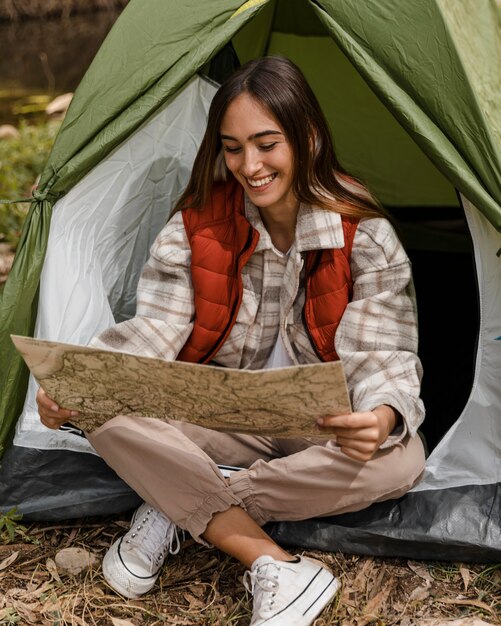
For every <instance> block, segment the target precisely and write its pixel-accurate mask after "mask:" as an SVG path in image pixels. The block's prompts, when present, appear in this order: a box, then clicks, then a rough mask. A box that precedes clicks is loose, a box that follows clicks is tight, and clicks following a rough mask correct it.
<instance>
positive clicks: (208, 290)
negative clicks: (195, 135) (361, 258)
mask: <svg viewBox="0 0 501 626" xmlns="http://www.w3.org/2000/svg"><path fill="white" fill-rule="evenodd" d="M182 215H183V221H184V227H185V229H186V234H187V236H188V240H189V242H190V246H191V252H192V258H191V277H192V282H193V289H194V298H195V321H194V327H193V330H192V332H191V335H190V336H189V337H188V340H187V342H186V344H185V345H184V346H183V348H182V350H181V352H180V353H179V355H178V360H180V361H189V362H191V363H208V362H209V361H211V360H212V359H213V358H214V356H215V355H216V353H217V351H218V350H219V348H220V347H221V346H222V345H223V343H224V342H225V341H226V339H227V337H228V335H229V334H230V332H231V329H232V328H233V325H234V323H235V320H236V319H237V314H238V310H239V308H240V304H241V302H242V293H243V287H242V268H243V267H244V266H245V264H246V263H247V261H248V260H249V258H250V257H251V255H252V253H253V252H254V250H255V248H256V245H257V242H258V240H259V233H258V232H257V231H256V230H255V229H254V228H253V227H252V226H251V225H250V223H249V222H248V221H247V219H246V217H245V204H244V193H243V188H242V186H241V185H240V184H239V183H237V182H236V181H235V182H233V181H232V182H230V183H216V184H215V185H214V187H213V191H212V194H211V197H210V199H209V201H208V202H207V204H206V206H204V207H203V208H202V209H200V210H196V209H184V210H183V212H182ZM342 224H343V232H344V240H345V245H344V248H340V249H332V250H312V251H308V252H306V253H305V271H306V274H305V276H306V285H305V289H306V293H305V305H304V309H303V320H304V323H305V328H306V329H307V332H308V334H309V336H310V340H311V342H312V344H313V346H314V348H315V350H316V352H317V354H318V356H319V358H320V359H321V360H322V361H335V360H337V359H338V358H339V357H338V356H337V354H336V350H335V348H334V336H335V334H336V330H337V327H338V326H339V323H340V321H341V317H342V316H343V313H344V310H345V308H346V306H347V304H348V302H350V300H351V297H352V280H351V271H350V255H351V248H352V245H353V238H354V236H355V231H356V229H357V226H358V220H357V219H352V218H345V217H343V218H342Z"/></svg>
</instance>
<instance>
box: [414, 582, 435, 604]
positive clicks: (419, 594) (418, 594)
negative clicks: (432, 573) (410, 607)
mask: <svg viewBox="0 0 501 626" xmlns="http://www.w3.org/2000/svg"><path fill="white" fill-rule="evenodd" d="M429 589H430V585H429V584H428V583H427V584H426V585H425V586H424V587H416V588H415V589H414V590H413V591H412V593H411V595H410V596H409V601H410V602H422V601H423V600H426V598H427V597H428V596H429V595H430V592H429Z"/></svg>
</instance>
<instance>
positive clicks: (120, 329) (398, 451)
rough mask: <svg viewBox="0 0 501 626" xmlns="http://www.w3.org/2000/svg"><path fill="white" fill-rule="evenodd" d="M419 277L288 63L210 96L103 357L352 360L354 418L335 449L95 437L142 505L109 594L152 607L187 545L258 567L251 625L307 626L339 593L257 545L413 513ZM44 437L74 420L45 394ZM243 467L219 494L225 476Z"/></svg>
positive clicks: (111, 426)
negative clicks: (391, 510) (337, 520)
mask: <svg viewBox="0 0 501 626" xmlns="http://www.w3.org/2000/svg"><path fill="white" fill-rule="evenodd" d="M416 328H417V325H416V310H415V301H414V290H413V285H412V276H411V270H410V263H409V260H408V258H407V256H406V255H405V252H404V251H403V248H402V246H401V244H400V242H399V240H398V238H397V236H396V234H395V232H394V230H393V228H392V227H391V225H390V223H389V222H388V221H387V220H386V219H385V218H384V216H383V214H382V211H381V210H380V208H379V206H378V204H377V202H376V201H375V200H374V199H373V198H372V196H371V194H370V193H369V192H368V191H367V189H366V188H365V187H364V186H363V185H362V184H361V183H360V182H359V181H357V180H355V179H353V178H351V177H350V176H348V174H347V173H346V172H344V171H343V170H342V169H341V167H340V166H339V164H338V162H337V159H336V156H335V153H334V149H333V145H332V140H331V137H330V133H329V129H328V126H327V123H326V121H325V119H324V117H323V114H322V112H321V110H320V107H319V105H318V102H317V101H316V99H315V97H314V95H313V93H312V91H311V89H310V87H309V85H308V84H307V82H306V80H305V78H304V76H303V75H302V74H301V72H300V71H299V70H298V68H297V67H296V66H295V65H293V64H292V63H291V62H290V61H288V60H286V59H283V58H273V57H269V58H262V59H259V60H256V61H252V62H250V63H249V64H247V65H245V66H243V67H242V68H241V69H240V70H238V71H237V72H236V73H235V74H234V75H233V76H232V77H230V79H229V80H228V81H227V82H226V83H225V84H224V85H223V86H222V87H221V88H220V89H219V91H218V92H217V93H216V95H215V97H214V99H213V101H212V104H211V108H210V111H209V118H208V123H207V129H206V132H205V135H204V138H203V141H202V144H201V147H200V150H199V152H198V154H197V157H196V159H195V163H194V167H193V170H192V174H191V178H190V180H189V183H188V186H187V188H186V190H185V192H184V193H183V195H182V197H181V199H180V200H179V202H178V205H177V207H176V212H175V213H174V215H173V216H172V218H171V219H170V220H169V222H168V223H167V225H166V226H165V227H164V228H163V230H162V232H161V233H160V234H159V235H158V237H157V239H156V241H155V243H154V245H153V247H152V249H151V256H150V259H149V261H148V263H147V264H146V266H145V268H144V271H143V274H142V277H141V280H140V282H139V286H138V298H137V311H136V316H135V317H134V318H132V319H131V320H128V321H125V322H122V323H120V324H117V325H115V326H113V327H111V328H109V329H108V330H106V331H104V332H103V333H101V334H100V335H99V336H98V337H97V338H95V339H94V341H93V344H94V345H95V346H97V347H103V348H112V349H119V350H121V351H125V352H132V353H136V354H142V355H145V356H155V357H161V358H164V359H168V360H170V359H180V360H184V361H190V362H198V363H209V362H211V363H214V364H216V365H220V366H224V367H235V368H241V369H244V368H247V369H259V368H272V367H287V366H290V365H293V364H308V363H316V362H319V361H332V360H337V359H341V360H342V361H343V365H344V369H345V373H346V377H347V383H348V387H349V391H350V396H351V401H352V406H353V412H352V413H349V414H346V415H335V416H334V415H327V416H324V417H322V418H320V419H319V420H318V421H317V425H318V428H319V429H323V428H329V429H330V430H329V432H332V433H333V439H331V440H324V439H306V438H301V439H276V438H267V437H260V436H250V435H239V434H233V433H231V434H230V433H220V432H215V431H211V430H209V429H206V428H201V427H198V426H193V425H190V424H183V423H179V422H175V421H171V422H169V423H166V422H163V421H159V420H151V419H146V418H144V419H140V420H138V419H136V418H135V417H131V416H117V417H115V418H114V419H112V420H110V421H108V422H107V423H106V424H105V425H104V426H102V427H101V428H100V429H98V430H97V431H94V432H93V433H92V434H89V435H88V439H89V441H90V442H91V443H92V445H93V446H94V448H95V449H96V450H97V451H98V452H99V454H100V455H101V456H102V457H103V459H104V460H105V461H106V462H107V463H108V464H109V465H110V466H111V467H112V468H113V469H114V470H115V471H116V472H117V473H118V474H119V475H120V476H121V477H122V478H123V479H124V480H125V482H127V483H128V484H129V485H130V486H131V487H132V488H133V489H134V490H135V491H136V492H137V493H138V494H139V495H140V496H141V497H142V498H143V499H144V500H145V504H144V505H142V506H141V507H140V509H139V510H138V512H137V513H136V515H135V516H134V518H133V525H132V528H131V530H130V531H129V532H128V533H127V534H126V535H125V537H124V538H123V539H120V540H118V541H117V542H115V543H114V544H113V546H112V547H111V548H110V550H109V551H108V553H107V555H106V557H105V559H104V561H103V573H104V575H105V577H106V579H107V581H108V582H109V584H110V585H111V586H112V587H113V588H114V589H116V590H117V591H118V592H120V593H122V594H123V595H125V596H127V597H130V598H134V597H138V596H139V595H141V594H143V593H146V592H147V591H149V590H150V589H151V588H152V587H153V586H154V584H155V581H156V579H157V577H158V575H159V571H160V568H161V566H162V563H163V561H164V559H165V557H166V555H167V554H168V553H169V552H171V553H175V552H177V550H178V549H179V544H178V541H177V529H178V528H182V529H184V530H186V531H187V532H189V533H190V534H191V536H192V537H193V538H194V539H195V540H196V541H198V542H200V543H202V544H204V543H205V544H206V543H209V544H213V545H214V546H216V547H218V548H219V549H221V550H223V551H224V552H226V553H227V554H230V555H231V556H233V557H236V558H237V559H239V560H240V561H241V562H242V563H243V564H244V565H246V566H247V567H248V568H249V571H248V573H247V574H246V576H245V584H246V586H247V588H248V589H249V590H250V591H251V592H252V594H253V596H254V603H253V618H252V622H251V624H252V625H254V626H258V625H261V624H265V623H266V624H267V625H269V626H279V625H283V626H289V625H290V624H294V625H295V626H301V625H303V626H307V625H309V624H312V623H313V621H314V619H315V617H316V616H317V615H318V614H319V613H320V612H321V611H322V609H323V608H324V607H325V606H326V605H327V604H328V603H329V602H330V600H331V599H332V598H333V596H334V595H335V594H336V592H337V590H338V588H339V583H338V581H337V580H336V578H335V577H334V575H333V573H332V572H331V571H330V570H328V569H326V568H325V567H324V566H323V565H322V564H321V563H318V562H316V561H314V560H312V559H308V558H306V557H300V556H294V555H292V554H289V553H288V552H287V551H286V550H284V549H283V548H281V547H280V546H279V545H277V544H276V543H275V542H274V541H273V540H272V539H271V538H270V537H269V536H268V535H267V534H266V533H265V532H264V530H263V529H262V526H264V525H265V524H266V523H267V522H269V521H278V520H303V519H308V518H311V517H321V516H328V515H333V514H337V513H343V512H348V511H357V510H360V509H363V508H365V507H367V506H369V505H370V504H372V503H373V502H376V501H381V500H386V499H390V498H396V497H400V496H401V495H403V494H404V493H405V492H406V491H407V490H408V489H410V488H411V487H412V486H413V485H414V484H415V483H416V482H417V481H418V480H419V477H420V475H421V473H422V471H423V467H424V451H423V446H422V444H421V440H420V438H419V437H416V431H417V428H418V426H419V424H420V423H421V421H422V419H423V414H424V411H423V406H422V402H421V401H420V399H419V392H420V378H421V366H420V362H419V359H418V357H417V354H416V351H417V330H416ZM37 401H38V405H39V411H40V415H41V419H42V422H43V423H44V424H45V425H46V426H48V427H49V428H58V427H59V425H60V424H62V423H64V422H65V421H67V420H68V419H69V418H71V413H70V412H69V411H67V410H66V409H64V408H63V407H58V406H57V405H56V404H55V403H54V402H53V401H52V400H51V399H50V398H48V397H47V396H46V395H45V394H44V393H43V392H42V391H40V392H39V394H38V398H37ZM218 463H219V464H220V463H224V464H226V465H228V464H229V465H233V466H237V467H241V468H243V469H241V470H240V471H238V472H235V473H233V474H231V475H230V476H229V478H228V477H225V476H223V475H222V473H221V472H220V470H219V468H218V465H217V464H218Z"/></svg>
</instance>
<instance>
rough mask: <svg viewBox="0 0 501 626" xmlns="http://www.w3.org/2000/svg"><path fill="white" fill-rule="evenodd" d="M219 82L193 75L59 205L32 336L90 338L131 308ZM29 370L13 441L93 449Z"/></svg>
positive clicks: (77, 341)
mask: <svg viewBox="0 0 501 626" xmlns="http://www.w3.org/2000/svg"><path fill="white" fill-rule="evenodd" d="M215 91H216V87H215V86H214V85H213V84H212V83H210V82H209V81H207V80H206V79H204V78H200V77H198V76H197V77H195V78H193V79H192V80H191V81H190V82H189V83H188V84H187V85H186V86H185V87H184V88H183V89H182V90H181V91H180V92H178V94H176V96H175V97H174V98H173V99H172V100H170V101H169V102H168V103H167V104H166V106H165V107H164V108H163V109H162V110H161V111H160V112H158V113H156V114H155V115H154V116H153V117H152V118H151V119H150V120H149V121H148V122H147V123H146V124H145V125H143V126H142V127H141V128H140V129H139V130H138V131H137V132H136V133H134V134H133V135H132V136H131V137H130V138H129V139H128V140H127V141H126V142H125V143H123V144H122V145H121V146H120V147H119V148H117V149H116V150H115V151H114V152H113V153H112V154H111V155H110V156H108V157H107V158H106V159H104V160H103V161H102V162H101V163H100V164H99V165H98V166H97V167H96V168H94V169H93V170H92V172H90V173H89V174H88V175H87V176H86V177H85V178H84V179H82V181H81V182H80V183H78V184H77V185H76V186H75V187H74V188H73V189H72V190H71V191H70V192H69V193H68V194H67V195H66V196H65V197H64V198H62V199H61V200H60V201H58V202H57V203H56V205H55V206H54V211H53V216H52V221H51V228H50V235H49V242H48V246H47V256H46V260H45V264H44V268H43V272H42V276H41V282H40V300H39V306H38V311H39V314H38V318H37V322H36V327H35V333H34V336H35V337H37V338H41V339H49V340H53V341H63V342H67V343H74V344H80V345H86V344H88V343H89V341H90V340H91V339H92V337H93V336H94V335H96V334H97V333H98V332H100V331H101V330H103V329H105V328H108V327H109V326H111V325H112V324H113V323H114V321H115V320H116V321H121V320H123V319H127V318H129V317H131V316H132V315H133V314H134V310H135V298H136V285H137V281H138V279H139V274H140V272H141V269H142V267H143V265H144V263H145V262H146V259H147V256H148V251H149V248H150V245H151V243H152V242H153V239H154V238H155V236H156V234H157V233H158V232H159V231H160V230H161V228H162V226H163V224H164V223H165V221H166V220H167V218H168V216H169V213H170V210H171V207H172V205H173V203H174V202H175V201H176V199H177V198H178V197H179V196H180V195H181V192H182V191H183V189H184V188H185V186H186V183H187V181H188V177H189V174H190V171H191V166H192V163H193V160H194V158H195V154H196V151H197V148H198V146H199V144H200V141H201V139H202V136H203V133H204V131H205V126H206V120H207V114H208V109H209V106H210V102H211V100H212V98H213V96H214V93H215ZM37 389H38V385H37V383H36V381H35V380H34V379H33V377H31V378H30V382H29V390H28V394H27V397H26V401H25V405H24V409H23V413H22V415H21V419H20V420H19V421H18V424H17V428H16V435H15V438H14V444H15V445H17V446H25V447H32V448H38V449H65V450H74V451H86V452H89V451H93V450H92V448H91V446H90V444H89V443H88V442H87V440H86V439H84V438H83V437H76V436H75V435H73V434H71V433H65V432H61V431H53V430H49V429H48V428H45V427H44V426H43V425H42V424H41V423H40V420H39V417H38V412H37V409H36V403H35V395H36V391H37Z"/></svg>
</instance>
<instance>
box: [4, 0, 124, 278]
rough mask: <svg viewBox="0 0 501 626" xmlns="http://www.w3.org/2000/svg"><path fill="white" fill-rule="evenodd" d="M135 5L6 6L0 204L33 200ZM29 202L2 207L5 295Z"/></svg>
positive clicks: (105, 0) (99, 0) (38, 0)
mask: <svg viewBox="0 0 501 626" xmlns="http://www.w3.org/2000/svg"><path fill="white" fill-rule="evenodd" d="M127 2H128V0H0V199H2V200H17V199H19V198H27V197H29V196H30V195H31V190H32V188H33V186H34V185H36V180H37V177H38V175H39V174H40V172H41V171H42V168H43V165H44V163H45V161H46V159H47V157H48V154H49V151H50V148H51V145H52V143H53V141H54V138H55V136H56V134H57V132H58V130H59V126H60V124H61V120H62V119H63V117H64V113H65V112H66V109H67V107H68V106H69V103H70V102H71V97H72V94H73V92H74V91H75V89H76V88H77V86H78V84H79V82H80V80H81V79H82V77H83V75H84V73H85V71H86V70H87V68H88V67H89V65H90V63H91V61H92V59H93V58H94V56H95V54H96V52H97V50H98V49H99V46H100V45H101V43H102V41H103V40H104V38H105V37H106V35H107V34H108V32H109V30H110V28H111V27H112V25H113V23H114V22H115V20H116V18H117V17H118V15H119V14H120V12H121V10H122V9H123V8H124V6H125V5H126V4H127ZM28 209H29V203H15V204H0V289H1V285H2V284H3V283H4V282H5V280H6V278H7V275H8V272H9V269H10V267H11V264H12V260H13V258H14V253H15V249H16V246H17V243H18V241H19V237H20V234H21V229H22V224H23V221H24V218H25V215H26V212H27V211H28Z"/></svg>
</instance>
